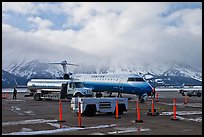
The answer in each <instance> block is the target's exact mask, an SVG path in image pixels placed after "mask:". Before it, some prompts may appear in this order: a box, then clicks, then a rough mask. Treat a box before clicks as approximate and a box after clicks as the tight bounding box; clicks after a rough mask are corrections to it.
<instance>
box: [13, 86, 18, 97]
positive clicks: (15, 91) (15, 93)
mask: <svg viewBox="0 0 204 137" xmlns="http://www.w3.org/2000/svg"><path fill="white" fill-rule="evenodd" d="M16 95H17V89H16V88H14V89H13V99H16Z"/></svg>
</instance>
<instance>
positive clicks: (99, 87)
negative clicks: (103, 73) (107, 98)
mask: <svg viewBox="0 0 204 137" xmlns="http://www.w3.org/2000/svg"><path fill="white" fill-rule="evenodd" d="M84 86H85V87H88V88H92V89H93V90H94V91H110V92H121V93H126V94H136V95H142V94H144V93H147V94H149V93H150V92H152V87H151V86H150V85H149V84H148V83H147V82H127V83H116V82H87V81H86V82H84Z"/></svg>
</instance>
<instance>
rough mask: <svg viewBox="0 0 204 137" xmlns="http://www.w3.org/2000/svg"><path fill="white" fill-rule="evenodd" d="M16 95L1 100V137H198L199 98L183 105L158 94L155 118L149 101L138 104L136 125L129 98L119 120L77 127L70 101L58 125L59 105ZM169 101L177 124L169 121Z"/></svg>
mask: <svg viewBox="0 0 204 137" xmlns="http://www.w3.org/2000/svg"><path fill="white" fill-rule="evenodd" d="M25 94H26V93H18V95H17V99H16V100H15V99H12V94H8V98H7V99H2V135H49V134H51V135H202V97H190V98H189V100H188V103H187V104H184V97H183V96H181V95H180V94H178V93H171V92H166V93H164V92H162V93H159V98H158V101H159V102H156V101H155V104H154V106H155V109H156V111H157V112H158V113H159V115H157V116H149V115H147V113H148V112H149V110H150V109H151V107H152V100H151V98H149V99H148V100H147V101H146V102H145V103H139V106H140V109H141V110H140V112H141V113H140V114H141V120H143V123H136V122H135V120H137V119H138V117H137V113H136V103H135V96H133V95H127V96H125V95H124V97H130V98H131V99H130V100H129V102H128V111H127V112H124V113H123V114H122V115H121V116H120V117H121V118H120V119H116V118H114V117H115V116H114V115H110V114H97V115H96V116H94V117H88V116H82V126H83V127H79V126H78V117H77V114H76V113H74V112H72V111H71V110H70V101H69V100H68V101H67V100H65V101H63V102H62V112H63V115H62V118H63V120H64V121H65V122H58V121H59V102H58V101H54V100H43V101H34V100H33V98H32V97H24V95H25ZM173 98H176V100H177V103H176V110H177V116H176V118H178V119H179V120H171V117H172V113H173V106H172V102H173Z"/></svg>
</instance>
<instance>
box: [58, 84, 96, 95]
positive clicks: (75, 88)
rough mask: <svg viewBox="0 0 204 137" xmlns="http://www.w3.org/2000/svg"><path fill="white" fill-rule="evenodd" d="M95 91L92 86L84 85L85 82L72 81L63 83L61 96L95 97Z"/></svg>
mask: <svg viewBox="0 0 204 137" xmlns="http://www.w3.org/2000/svg"><path fill="white" fill-rule="evenodd" d="M93 96H94V94H93V91H92V89H91V88H86V87H84V84H83V82H80V81H71V82H67V83H66V84H62V90H61V97H60V98H62V99H63V98H65V97H66V98H71V97H93Z"/></svg>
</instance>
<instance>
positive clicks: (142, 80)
mask: <svg viewBox="0 0 204 137" xmlns="http://www.w3.org/2000/svg"><path fill="white" fill-rule="evenodd" d="M127 81H131V82H133V81H141V82H144V79H143V78H128V80H127Z"/></svg>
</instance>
